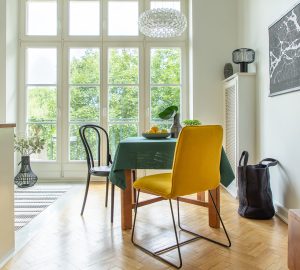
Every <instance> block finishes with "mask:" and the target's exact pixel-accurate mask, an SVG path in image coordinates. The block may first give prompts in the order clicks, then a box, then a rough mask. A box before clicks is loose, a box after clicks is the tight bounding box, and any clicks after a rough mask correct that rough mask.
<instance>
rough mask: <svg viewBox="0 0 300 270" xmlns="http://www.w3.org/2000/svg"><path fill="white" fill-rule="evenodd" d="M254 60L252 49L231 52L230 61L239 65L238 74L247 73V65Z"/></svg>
mask: <svg viewBox="0 0 300 270" xmlns="http://www.w3.org/2000/svg"><path fill="white" fill-rule="evenodd" d="M254 60H255V52H254V50H252V49H248V48H240V49H237V50H234V51H233V52H232V61H233V63H235V64H240V72H248V64H250V63H253V62H254Z"/></svg>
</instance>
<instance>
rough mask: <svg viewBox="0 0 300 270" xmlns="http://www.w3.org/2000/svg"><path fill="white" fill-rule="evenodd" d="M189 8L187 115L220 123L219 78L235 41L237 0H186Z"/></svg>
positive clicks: (221, 111) (204, 120) (207, 122)
mask: <svg viewBox="0 0 300 270" xmlns="http://www.w3.org/2000/svg"><path fill="white" fill-rule="evenodd" d="M238 1H239V0H238ZM189 11H190V14H189V15H190V33H189V41H190V67H189V69H190V73H191V75H190V80H189V84H190V89H191V95H190V102H191V107H190V116H191V117H193V118H195V119H199V120H201V121H202V122H203V123H205V124H209V123H213V124H216V123H222V119H223V104H222V88H221V81H222V80H223V79H224V75H223V69H224V65H225V63H227V62H231V53H232V51H233V50H234V49H236V45H237V24H236V17H237V0H226V1H224V0H190V7H189Z"/></svg>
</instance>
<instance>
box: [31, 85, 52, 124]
mask: <svg viewBox="0 0 300 270" xmlns="http://www.w3.org/2000/svg"><path fill="white" fill-rule="evenodd" d="M27 93H28V94H27V102H28V105H27V119H28V121H29V122H56V107H57V106H56V88H55V87H29V88H28V90H27Z"/></svg>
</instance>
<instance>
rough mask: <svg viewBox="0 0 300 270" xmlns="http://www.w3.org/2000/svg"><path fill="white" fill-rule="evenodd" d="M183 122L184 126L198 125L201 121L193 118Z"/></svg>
mask: <svg viewBox="0 0 300 270" xmlns="http://www.w3.org/2000/svg"><path fill="white" fill-rule="evenodd" d="M183 124H184V125H185V126H200V125H201V124H202V123H201V122H200V121H199V120H196V119H193V120H190V119H187V120H184V121H183Z"/></svg>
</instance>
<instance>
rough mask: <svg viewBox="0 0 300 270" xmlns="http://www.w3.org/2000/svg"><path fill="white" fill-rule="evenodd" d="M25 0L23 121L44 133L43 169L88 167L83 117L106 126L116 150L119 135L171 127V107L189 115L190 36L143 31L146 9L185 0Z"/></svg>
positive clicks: (55, 174)
mask: <svg viewBox="0 0 300 270" xmlns="http://www.w3.org/2000/svg"><path fill="white" fill-rule="evenodd" d="M20 6H21V7H22V8H21V9H22V10H21V11H22V12H23V16H24V18H25V22H26V25H25V26H24V29H23V30H22V35H20V38H21V53H20V55H21V61H20V63H21V69H20V74H21V81H22V85H23V87H21V89H20V104H19V105H20V108H21V110H22V112H24V113H20V116H19V118H20V119H19V123H20V125H18V127H19V129H20V130H19V132H27V133H28V134H32V135H33V134H39V136H42V137H43V138H45V140H46V145H45V149H44V150H43V151H42V152H41V153H40V154H39V155H35V156H33V160H34V161H39V162H34V163H33V166H34V170H35V171H36V172H37V173H38V174H39V176H41V177H49V176H50V177H52V178H59V177H70V178H73V177H79V176H83V175H84V174H85V170H86V164H85V163H84V160H85V159H86V156H85V155H86V154H85V152H84V148H83V146H82V143H81V140H80V137H79V132H78V129H79V127H80V126H81V125H82V124H87V123H89V124H97V125H100V126H102V127H103V128H105V129H106V130H107V131H108V133H109V138H110V150H111V154H112V155H113V156H114V153H115V151H116V149H117V146H118V143H119V141H120V140H122V139H124V138H126V137H128V136H138V135H140V134H141V133H142V132H144V131H145V130H147V129H149V128H150V126H151V125H159V126H160V127H164V128H169V127H170V125H171V122H172V119H170V120H169V121H168V120H161V119H159V118H158V113H159V112H160V111H162V110H163V109H165V108H166V107H167V106H170V105H177V106H178V107H179V108H180V112H181V116H182V118H186V117H187V115H186V108H187V106H186V104H185V101H186V100H188V99H187V97H186V95H187V94H186V92H187V89H186V85H185V81H184V80H182V78H183V76H182V74H183V73H184V72H185V67H186V66H187V63H186V58H185V55H186V36H182V37H180V38H173V39H151V38H148V37H144V36H143V35H141V34H140V33H139V31H138V17H139V14H141V12H143V11H144V10H146V9H149V8H159V7H170V8H175V9H178V10H181V11H182V10H183V11H184V8H185V5H184V1H183V0H174V1H171V0H170V1H169V0H168V1H162V0H161V1H158V0H66V1H57V0H34V1H33V0H21V5H20ZM22 25H23V24H22ZM22 63H24V64H22ZM23 78H24V79H23ZM23 100H26V102H23ZM94 139H95V138H92V140H94ZM94 150H95V149H94ZM45 162H46V163H47V166H44V165H43V164H44V163H45ZM49 166H50V167H49ZM48 168H50V169H48Z"/></svg>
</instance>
